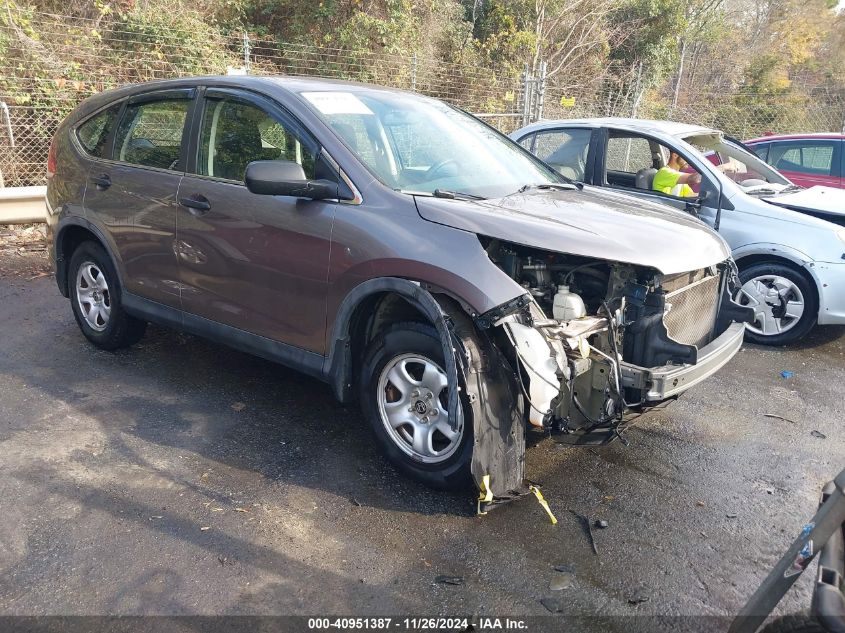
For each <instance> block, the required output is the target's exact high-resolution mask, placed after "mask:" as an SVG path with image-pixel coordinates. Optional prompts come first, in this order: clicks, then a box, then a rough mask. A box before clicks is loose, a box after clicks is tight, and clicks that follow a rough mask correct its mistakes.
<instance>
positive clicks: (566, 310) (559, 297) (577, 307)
mask: <svg viewBox="0 0 845 633" xmlns="http://www.w3.org/2000/svg"><path fill="white" fill-rule="evenodd" d="M552 314H553V315H554V317H555V319H557V320H558V321H571V320H572V319H580V318H581V317H583V316H586V315H587V308H585V307H584V300H583V299H582V298H581V296H580V295H576V294H575V293H574V292H569V286H558V289H557V294H556V295H555V299H554V307H553V308H552Z"/></svg>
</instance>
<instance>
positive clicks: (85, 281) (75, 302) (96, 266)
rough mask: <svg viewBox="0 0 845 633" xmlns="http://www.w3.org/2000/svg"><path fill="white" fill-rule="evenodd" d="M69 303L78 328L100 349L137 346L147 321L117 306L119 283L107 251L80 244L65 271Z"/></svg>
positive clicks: (98, 247) (94, 246)
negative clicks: (134, 344) (66, 272)
mask: <svg viewBox="0 0 845 633" xmlns="http://www.w3.org/2000/svg"><path fill="white" fill-rule="evenodd" d="M68 287H69V289H70V304H71V307H72V308H73V315H74V317H76V322H77V324H78V325H79V329H80V330H82V333H83V334H84V335H85V338H87V339H88V340H89V341H91V342H92V343H93V344H94V345H96V346H97V347H99V348H100V349H105V350H115V349H119V348H121V347H127V346H129V345H132V344H133V343H137V342H138V341H139V340H140V339H141V337H142V336H143V335H144V330H145V329H146V326H147V324H146V322H145V321H141V320H140V319H136V318H135V317H133V316H130V315H128V314H127V313H126V312H125V311H124V310H123V307H122V306H121V304H120V297H121V292H120V290H121V289H120V282H119V281H118V278H117V272H116V271H115V269H114V266H113V265H112V263H111V259H109V256H108V255H107V254H106V251H105V250H104V249H103V247H102V246H100V245H99V244H95V243H94V242H83V243H82V244H80V245H79V246H78V247H77V248H76V250H75V251H74V252H73V255H72V256H71V258H70V266H69V270H68Z"/></svg>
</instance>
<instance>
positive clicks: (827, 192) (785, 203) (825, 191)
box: [763, 186, 845, 216]
mask: <svg viewBox="0 0 845 633" xmlns="http://www.w3.org/2000/svg"><path fill="white" fill-rule="evenodd" d="M763 200H765V201H766V202H771V203H772V204H776V205H778V206H781V207H786V208H787V209H793V210H794V211H821V212H823V213H831V214H834V215H842V216H845V189H835V188H834V187H821V186H817V187H810V188H809V189H802V190H801V191H796V192H794V193H785V194H781V195H777V196H766V197H764V198H763Z"/></svg>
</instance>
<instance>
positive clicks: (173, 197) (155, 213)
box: [47, 77, 751, 502]
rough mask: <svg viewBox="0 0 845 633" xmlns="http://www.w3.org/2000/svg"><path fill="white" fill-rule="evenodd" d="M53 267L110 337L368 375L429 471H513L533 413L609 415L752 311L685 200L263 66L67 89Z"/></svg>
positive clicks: (351, 386) (675, 383)
mask: <svg viewBox="0 0 845 633" xmlns="http://www.w3.org/2000/svg"><path fill="white" fill-rule="evenodd" d="M48 176H49V185H48V189H47V206H48V209H47V211H48V217H49V227H50V231H51V235H52V245H53V250H54V262H55V271H56V280H57V282H58V286H59V289H60V290H61V292H62V293H63V294H64V295H65V296H67V297H69V298H70V305H71V308H72V310H73V314H74V316H75V318H76V321H77V322H78V324H79V327H80V328H81V330H82V332H83V334H84V335H85V336H86V337H87V338H88V339H89V340H90V341H91V342H92V343H93V344H94V345H96V346H98V347H100V348H102V349H107V350H113V349H117V348H120V347H124V346H127V345H131V344H132V343H134V342H136V341H138V340H139V339H140V338H141V336H142V335H143V333H144V328H145V325H146V323H147V322H149V321H152V322H156V323H161V324H166V325H169V326H172V327H175V328H178V329H180V330H184V331H187V332H191V333H194V334H198V335H200V336H204V337H208V338H210V339H213V340H215V341H219V342H220V343H224V344H226V345H230V346H232V347H235V348H238V349H241V350H245V351H248V352H251V353H254V354H257V355H259V356H263V357H265V358H268V359H272V360H274V361H278V362H280V363H283V364H285V365H287V366H290V367H294V368H296V369H299V370H301V371H303V372H306V373H307V374H310V375H312V376H315V377H317V378H319V379H321V380H323V381H326V382H327V383H329V384H330V385H331V388H332V389H333V391H334V393H335V395H336V396H337V397H338V398H339V399H340V400H341V401H344V402H347V401H352V400H356V399H357V400H358V401H359V402H360V406H361V408H362V409H363V411H364V414H365V416H366V418H367V419H368V420H369V423H370V424H371V425H372V429H373V431H374V434H375V439H376V441H377V443H378V445H379V446H380V448H381V449H382V450H383V451H384V453H385V454H386V455H387V457H388V458H389V459H390V460H391V461H392V462H393V463H394V464H395V465H396V466H397V467H398V468H399V469H400V470H401V471H403V472H405V473H407V474H409V475H411V476H413V477H415V478H416V479H418V480H421V481H423V482H425V483H427V484H430V485H434V486H440V487H456V486H460V485H463V484H464V483H469V482H471V481H473V480H474V481H475V483H476V485H477V486H478V487H479V488H481V489H482V491H483V492H484V493H485V494H484V495H483V496H484V497H485V499H486V501H487V502H495V501H497V500H501V499H504V498H508V497H509V496H513V495H514V494H518V493H520V492H522V491H524V487H523V486H524V484H523V475H524V459H525V433H526V429H527V427H528V426H534V427H537V428H539V429H543V430H545V431H546V432H548V433H551V434H552V435H553V436H554V437H555V438H557V439H558V440H559V441H562V442H566V443H571V444H601V443H604V442H607V441H610V440H612V439H613V438H615V437H619V436H620V433H622V432H623V430H624V428H625V427H626V425H627V424H629V423H630V422H631V420H633V419H634V418H635V417H636V416H637V415H639V414H640V413H642V412H643V411H645V410H647V409H648V408H649V407H652V406H654V405H656V404H658V403H661V402H664V401H666V400H668V399H671V398H674V397H676V396H677V395H679V394H680V393H682V392H683V391H684V390H686V389H688V388H690V387H691V386H693V385H695V384H696V383H698V382H700V381H701V380H703V379H705V378H707V377H708V376H709V375H711V374H713V373H714V372H716V371H717V370H718V369H719V368H720V367H722V366H723V365H724V364H725V363H726V362H728V360H730V358H731V357H732V356H733V355H734V354H735V353H736V352H737V351H738V350H739V348H740V345H741V344H742V338H743V322H744V321H746V320H747V319H749V318H751V314H750V313H751V310H750V309H747V308H741V307H740V306H738V305H736V304H734V303H733V302H732V301H731V296H732V286H733V284H735V283H736V270H735V268H734V266H733V263H732V260H731V259H730V250H729V249H728V247H727V246H726V244H725V242H724V241H723V240H722V239H721V238H720V237H719V236H718V235H716V234H715V233H713V232H712V231H711V230H710V229H709V228H707V227H706V226H705V225H704V224H703V223H701V222H699V221H698V220H697V219H695V218H692V217H690V216H688V215H685V214H682V213H679V212H677V211H674V210H671V209H669V208H665V207H662V206H659V205H655V204H650V203H648V202H644V201H640V200H637V199H635V198H631V197H627V196H625V195H621V194H618V193H614V192H610V191H601V190H598V189H591V188H588V187H583V186H582V185H580V184H576V183H572V182H570V181H567V180H566V179H565V178H564V177H562V176H561V175H559V174H557V173H556V172H554V171H553V170H551V169H550V168H548V167H547V166H545V165H544V164H543V163H541V162H540V161H539V160H537V159H536V158H534V157H533V156H531V155H530V154H529V153H528V152H526V151H524V150H523V149H522V148H521V147H519V146H518V145H516V144H515V143H513V142H511V141H510V140H509V139H507V138H506V137H504V136H502V135H501V134H499V133H498V132H496V131H495V130H493V129H492V128H490V127H488V126H487V125H485V124H484V123H482V122H480V121H478V120H477V119H475V118H473V117H472V116H470V115H467V114H465V113H463V112H461V111H459V110H457V109H455V108H453V107H451V106H448V105H446V104H444V103H441V102H439V101H437V100H434V99H429V98H425V97H422V96H419V95H416V94H409V93H405V92H400V91H395V90H389V89H382V88H376V87H371V86H364V85H358V84H350V83H343V82H330V81H318V80H309V79H294V78H272V77H263V78H259V77H208V78H191V79H180V80H172V81H164V82H153V83H147V84H141V85H135V86H129V87H124V88H120V89H117V90H113V91H109V92H105V93H102V94H99V95H97V96H95V97H91V98H90V99H88V100H86V101H85V102H83V103H82V104H81V105H80V106H79V107H78V108H77V109H76V110H75V111H74V112H73V113H72V114H71V115H70V116H69V117H68V118H67V119H66V120H65V121H64V123H63V124H62V125H61V127H60V128H59V130H58V132H57V134H56V137H55V139H54V140H53V143H52V146H51V148H50V155H49V161H48Z"/></svg>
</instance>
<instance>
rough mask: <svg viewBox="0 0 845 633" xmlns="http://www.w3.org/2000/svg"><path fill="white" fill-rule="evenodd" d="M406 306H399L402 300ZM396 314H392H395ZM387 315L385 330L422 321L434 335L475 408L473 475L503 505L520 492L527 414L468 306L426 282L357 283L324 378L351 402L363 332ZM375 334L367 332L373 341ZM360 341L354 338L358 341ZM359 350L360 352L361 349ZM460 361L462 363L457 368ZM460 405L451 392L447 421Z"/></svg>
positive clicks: (488, 500)
mask: <svg viewBox="0 0 845 633" xmlns="http://www.w3.org/2000/svg"><path fill="white" fill-rule="evenodd" d="M403 301H404V302H406V303H407V304H408V305H409V306H410V310H411V312H409V311H408V308H406V307H400V306H401V304H400V303H398V302H403ZM391 311H394V312H392V314H391ZM380 314H381V315H383V317H384V318H383V325H384V326H386V325H388V324H390V323H393V322H395V321H394V319H393V318H392V317H394V316H395V317H396V318H401V319H402V320H407V316H408V315H409V314H410V315H411V316H412V317H413V316H417V317H422V318H423V319H424V320H425V321H426V322H428V323H430V324H431V325H432V326H434V328H435V329H436V330H437V333H438V336H439V338H440V343H441V345H442V346H443V357H444V364H445V365H446V367H445V370H446V376H447V379H448V381H449V384H452V385H460V386H461V390H465V392H466V393H465V396H464V399H465V400H466V401H467V402H468V403H469V406H470V407H471V417H472V424H473V437H474V449H473V459H472V466H471V472H472V476H473V478H474V480H475V483H476V486H478V488H479V489H480V490H482V491H487V492H489V493H490V494H491V495H492V496H489V497H485V504H480V505H479V511H482V506H484V507H485V508H486V504H490V505H492V504H493V503H494V501H493V500H494V498H495V499H496V500H498V501H502V500H505V499H508V498H513V497H514V496H519V494H523V493H524V492H525V491H526V489H525V486H524V462H525V428H524V410H523V403H522V399H521V392H520V390H519V386H518V384H517V383H516V376H515V374H514V372H513V371H512V370H510V369H509V366H508V361H507V359H506V358H505V357H504V356H503V355H502V353H501V351H500V350H499V349H498V347H497V346H496V345H495V344H494V343H493V341H492V340H491V338H490V335H489V333H488V331H487V330H482V329H480V328H479V326H478V319H476V318H473V313H472V310H471V308H470V307H469V306H468V305H467V304H466V303H464V302H462V301H460V299H458V298H456V297H454V296H453V295H452V294H451V293H448V292H446V291H443V290H442V289H441V288H438V287H435V286H429V285H426V284H424V283H422V282H418V281H412V280H409V279H404V278H398V277H381V278H375V279H370V280H368V281H365V282H363V283H361V284H359V285H358V286H356V287H355V288H354V289H353V290H352V291H351V292H350V293H349V295H347V297H346V298H345V299H344V300H343V302H342V303H341V306H340V309H339V310H338V314H337V317H336V319H335V323H334V326H333V329H332V335H333V336H332V347H331V349H330V352H329V355H328V356H327V357H326V360H325V365H324V371H323V373H324V375H325V377H326V379H327V381H328V382H329V383H330V384H331V385H332V387H333V388H334V391H335V394H336V395H337V397H338V399H339V400H340V401H341V402H347V401H349V400H350V399H351V398H352V394H353V393H354V391H355V390H354V385H355V374H354V365H355V361H356V359H355V357H354V356H353V351H354V350H358V352H357V353H359V354H360V353H361V352H362V351H363V350H364V349H365V347H364V342H363V340H364V339H363V338H362V335H364V334H365V333H366V332H367V329H366V328H367V327H368V325H367V324H368V323H370V324H372V323H373V322H374V321H377V320H378V319H379V315H380ZM377 333H378V329H377V328H376V329H374V330H373V331H372V332H370V335H371V336H375V335H377ZM356 337H357V341H356ZM356 346H357V347H356ZM459 364H460V366H459ZM459 406H462V404H461V396H459V394H458V390H457V389H450V390H449V402H448V416H449V419H450V420H454V419H456V417H457V410H458V407H459Z"/></svg>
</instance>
